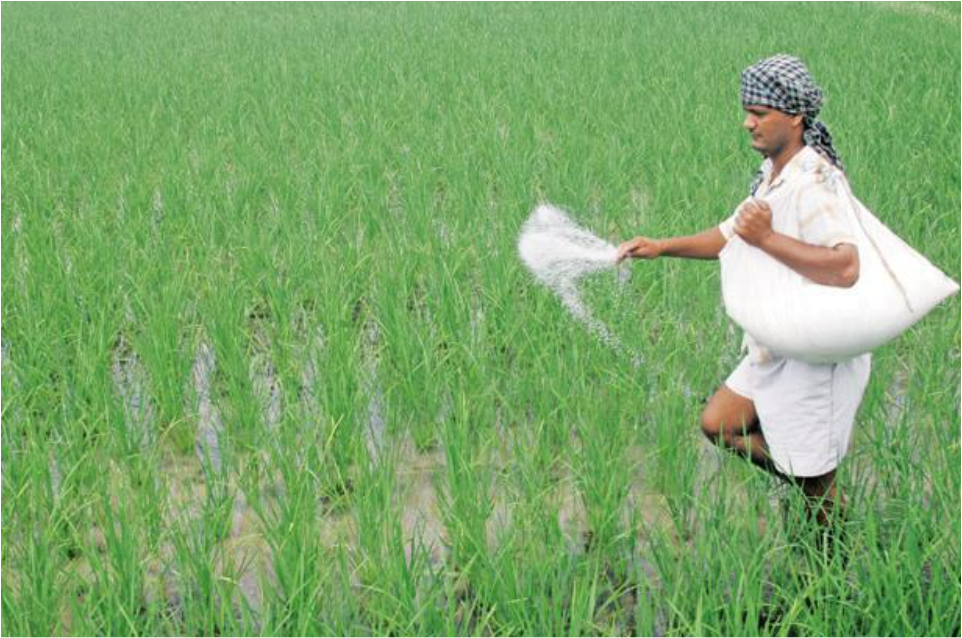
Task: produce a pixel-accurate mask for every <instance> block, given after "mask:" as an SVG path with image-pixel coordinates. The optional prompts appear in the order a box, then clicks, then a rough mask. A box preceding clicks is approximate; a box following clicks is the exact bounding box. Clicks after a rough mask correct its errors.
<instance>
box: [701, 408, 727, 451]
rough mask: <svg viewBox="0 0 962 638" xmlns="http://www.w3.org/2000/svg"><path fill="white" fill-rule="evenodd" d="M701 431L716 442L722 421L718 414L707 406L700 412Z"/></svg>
mask: <svg viewBox="0 0 962 638" xmlns="http://www.w3.org/2000/svg"><path fill="white" fill-rule="evenodd" d="M701 432H702V434H704V435H705V436H707V437H708V440H710V441H711V442H713V443H714V442H716V441H717V440H718V438H719V437H720V436H721V433H722V423H721V420H720V419H719V418H718V415H717V414H716V413H715V411H714V410H712V408H711V407H710V406H709V407H707V408H705V409H704V410H702V413H701Z"/></svg>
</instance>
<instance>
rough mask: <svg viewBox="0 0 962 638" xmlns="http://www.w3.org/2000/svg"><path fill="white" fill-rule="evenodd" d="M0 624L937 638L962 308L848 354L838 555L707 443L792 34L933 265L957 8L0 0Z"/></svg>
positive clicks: (846, 151)
mask: <svg viewBox="0 0 962 638" xmlns="http://www.w3.org/2000/svg"><path fill="white" fill-rule="evenodd" d="M2 14H3V22H2V60H3V67H2V97H3V100H2V142H3V156H2V160H3V170H2V221H3V236H2V242H3V251H2V282H3V306H2V308H3V310H2V346H3V376H2V382H3V386H2V391H3V400H2V419H3V427H2V445H3V447H2V449H3V453H2V459H3V462H2V481H3V487H2V496H3V500H2V534H3V538H2V541H3V542H2V577H3V578H2V610H3V616H2V620H3V625H2V632H3V634H4V635H20V634H22V635H46V634H54V635H88V634H109V635H134V634H188V635H219V634H263V635H277V634H294V635H306V634H344V635H349V634H350V635H353V634H405V635H407V634H410V635H453V634H458V635H460V634H496V635H512V634H525V635H529V634H530V635H543V634H547V635H558V634H589V635H593V634H604V635H608V634H611V635H623V634H641V635H687V634H692V635H811V636H821V635H844V634H856V635H861V634H864V635H959V634H960V578H962V576H960V517H962V512H960V418H959V406H960V319H959V317H960V307H959V297H958V296H955V297H952V298H950V299H949V300H948V301H946V302H944V303H943V304H942V305H941V306H940V307H938V308H937V309H936V310H935V311H933V312H932V313H931V314H930V315H929V316H928V317H926V318H925V319H924V320H923V321H922V322H921V323H919V324H917V325H916V326H915V327H913V328H912V329H911V330H910V331H908V332H907V333H906V334H904V335H903V336H901V337H900V338H899V339H897V340H896V341H894V342H892V343H890V344H888V345H886V346H884V347H882V348H881V349H879V350H878V351H876V353H875V355H874V360H873V373H872V378H871V381H870V383H869V386H868V389H867V391H866V396H865V400H864V402H863V404H862V407H861V410H860V412H859V415H858V418H857V424H856V428H855V434H854V439H853V442H852V449H851V453H850V455H849V456H848V457H847V458H846V460H845V462H844V464H843V465H842V467H841V470H840V475H839V480H840V484H841V486H842V487H843V490H844V493H845V495H846V498H847V500H848V520H847V521H846V523H845V535H844V536H843V537H842V538H843V541H841V542H842V543H843V548H844V551H834V550H832V551H829V550H828V549H826V547H825V546H823V545H821V544H819V543H817V542H814V541H813V540H812V539H813V534H811V531H812V530H810V529H806V525H805V523H804V516H802V513H801V497H800V496H799V495H798V494H796V491H795V490H794V489H792V488H790V487H788V486H786V485H780V484H779V483H777V482H776V481H774V480H773V479H770V478H769V477H768V476H767V475H766V474H764V473H763V472H761V471H759V470H757V469H755V468H754V467H753V466H751V465H749V464H748V463H746V462H745V461H744V460H742V459H740V458H738V457H734V456H730V455H728V454H726V453H725V452H723V451H720V450H717V449H715V448H713V447H712V446H711V445H710V444H709V443H707V441H705V440H704V437H703V436H702V434H701V432H700V430H699V414H700V412H701V409H702V407H703V403H704V400H705V399H706V398H707V397H708V396H710V395H711V393H712V392H713V391H714V390H715V389H716V387H717V386H718V385H719V384H720V383H722V382H723V381H724V379H725V377H726V376H727V375H728V373H729V372H730V371H731V370H732V369H733V368H734V366H735V365H736V363H737V361H738V360H739V358H740V354H739V346H740V341H741V339H740V333H739V331H738V330H737V329H736V328H735V327H734V326H733V325H732V323H731V322H730V321H729V319H728V318H727V317H726V315H725V312H724V308H723V305H722V300H721V294H720V285H719V276H718V266H717V263H714V262H685V261H678V260H658V261H654V262H638V263H634V264H632V265H631V267H630V277H627V278H625V277H618V276H616V275H615V274H611V273H608V274H605V273H602V274H600V275H598V276H596V277H594V278H592V279H591V280H590V281H589V282H588V285H587V287H588V290H587V291H586V294H587V298H588V300H589V302H590V304H591V306H592V308H593V309H594V311H595V312H596V313H597V315H598V316H599V317H600V318H602V319H603V320H604V321H605V322H606V323H607V324H608V325H609V326H611V327H612V330H613V331H614V332H616V333H617V334H618V335H619V337H620V338H621V339H622V341H623V342H624V343H626V344H629V345H630V346H631V348H632V349H634V350H635V351H637V352H638V353H639V354H640V358H641V360H640V362H633V361H632V359H631V358H630V357H626V356H624V355H623V354H620V353H618V352H616V351H614V350H612V349H611V348H609V347H607V346H605V344H603V343H602V342H600V341H599V340H598V339H597V338H596V337H595V336H594V335H592V334H591V333H590V332H589V331H587V330H585V328H584V326H582V325H581V324H580V323H578V322H577V321H574V320H573V319H572V318H571V317H570V315H568V314H567V313H566V311H565V310H564V308H563V307H562V306H561V304H560V303H559V302H558V300H557V299H556V298H555V297H554V296H553V295H552V294H551V293H550V292H549V291H547V290H546V289H544V288H542V287H540V286H539V285H538V284H537V283H536V282H535V281H534V280H533V278H532V277H530V275H529V274H528V273H527V272H526V271H525V270H524V268H523V266H522V264H521V262H520V260H519V259H518V255H517V250H516V242H517V238H518V232H519V229H520V227H521V224H522V222H523V221H524V219H525V218H526V217H527V215H528V214H529V212H530V211H531V210H532V208H533V207H534V206H536V205H537V204H538V203H539V202H544V201H548V202H552V203H554V204H556V205H558V206H561V207H563V208H565V209H567V210H568V211H571V213H572V215H573V216H574V217H575V218H576V219H577V221H578V222H579V223H581V224H583V225H584V226H585V227H587V228H590V229H591V230H592V231H594V232H595V233H597V234H598V235H599V236H602V237H604V238H606V239H608V240H609V241H611V242H613V243H615V244H617V243H618V242H620V241H623V240H626V239H628V238H630V237H632V236H634V235H638V234H645V235H648V236H656V237H659V236H669V235H676V234H690V233H694V232H697V231H699V230H703V229H705V228H708V227H710V226H711V225H713V224H717V223H718V222H720V221H721V220H723V219H724V218H725V217H727V216H728V215H729V214H730V211H731V210H733V208H734V207H735V206H736V205H737V204H738V203H739V202H740V201H741V200H742V199H743V197H744V196H745V195H746V192H747V187H748V184H749V183H750V181H751V179H752V176H753V174H754V171H755V169H756V168H757V166H758V163H759V161H760V158H759V157H758V156H757V154H755V152H754V151H752V149H751V147H750V144H749V140H748V136H747V134H746V133H745V131H744V130H743V129H742V128H741V123H742V120H743V114H742V111H741V107H740V104H739V101H738V75H739V73H740V72H741V70H742V69H743V68H744V67H746V66H747V65H749V64H751V63H753V62H755V61H757V60H759V59H761V58H763V57H766V56H769V55H772V54H774V53H779V52H788V53H792V54H794V55H798V56H799V57H801V58H802V59H804V60H805V61H806V63H807V64H808V66H809V68H810V69H811V70H812V73H813V74H814V76H815V78H816V79H817V80H818V82H819V83H820V84H821V86H822V88H823V89H824V91H825V93H826V96H827V102H826V105H825V108H824V110H823V113H822V118H823V120H824V121H825V122H826V123H827V124H828V125H829V127H830V128H831V130H832V132H833V135H834V137H835V141H836V146H837V148H838V149H839V151H840V153H841V156H842V158H843V160H844V161H845V163H846V168H847V171H848V174H849V178H850V180H851V183H852V185H853V188H854V190H855V193H856V195H857V196H858V197H859V198H860V199H862V200H863V201H864V202H865V203H866V204H867V205H868V206H869V207H870V208H871V209H872V210H873V211H875V213H876V214H877V215H878V216H879V217H880V218H881V219H882V220H883V221H885V223H886V224H888V225H889V226H890V227H891V228H892V229H893V230H895V231H896V233H898V234H899V235H900V236H901V237H903V238H905V239H906V240H907V241H908V242H909V243H910V244H912V245H913V246H916V247H917V248H919V249H920V251H921V252H923V253H924V254H925V255H926V256H927V257H928V258H929V259H930V260H931V261H932V262H933V263H935V264H936V265H937V266H939V267H940V268H941V269H942V270H943V271H945V272H946V273H947V274H948V275H949V276H951V277H952V278H954V279H955V280H957V281H958V280H959V279H960V272H959V264H960V236H962V232H960V220H959V210H960V205H962V204H960V168H959V166H960V164H959V157H960V141H959V140H960V120H959V109H960V92H959V89H960V50H959V41H960V26H959V18H960V9H959V5H958V4H952V3H950V4H898V3H894V4H881V5H877V4H831V3H819V4H817V5H815V4H812V5H798V4H777V5H766V4H725V5H704V6H703V5H698V4H692V5H689V4H673V5H660V4H643V5H608V4H598V5H595V4H592V5H564V6H562V5H541V4H537V5H500V4H492V5H470V4H465V5H462V4H457V5H377V6H374V5H353V4H349V5H314V4H307V5H304V4H297V5H260V4H250V5H243V6H241V5H220V4H217V5H196V4H176V5H166V4H149V3H145V4H136V5H134V4H129V5H98V4H84V5H81V4H67V5H59V4H58V5H56V6H50V5H26V4H11V3H4V4H3V6H2Z"/></svg>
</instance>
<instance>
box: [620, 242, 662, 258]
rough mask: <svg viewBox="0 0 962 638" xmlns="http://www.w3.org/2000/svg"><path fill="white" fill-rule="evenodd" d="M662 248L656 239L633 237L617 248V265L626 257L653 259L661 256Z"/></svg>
mask: <svg viewBox="0 0 962 638" xmlns="http://www.w3.org/2000/svg"><path fill="white" fill-rule="evenodd" d="M661 253H662V246H661V242H659V241H658V240H657V239H650V238H648V237H635V238H634V239H632V240H629V241H626V242H624V243H623V244H622V245H621V246H619V247H618V259H617V260H616V261H617V263H621V262H622V261H624V260H625V259H627V258H628V257H631V258H633V259H654V258H656V257H659V256H661Z"/></svg>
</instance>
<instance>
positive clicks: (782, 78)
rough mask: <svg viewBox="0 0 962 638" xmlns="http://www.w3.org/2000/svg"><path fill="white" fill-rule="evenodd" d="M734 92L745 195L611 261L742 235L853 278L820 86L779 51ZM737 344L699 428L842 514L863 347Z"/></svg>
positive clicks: (839, 279)
mask: <svg viewBox="0 0 962 638" xmlns="http://www.w3.org/2000/svg"><path fill="white" fill-rule="evenodd" d="M741 101H742V106H743V108H744V111H745V121H744V127H745V129H746V130H747V131H748V133H749V134H750V135H751V139H752V148H754V149H755V150H756V151H758V152H759V153H761V154H762V155H763V156H765V161H764V162H763V164H762V166H761V169H760V170H759V171H758V174H757V175H756V177H755V180H754V183H753V184H752V186H751V196H752V197H751V198H750V199H748V200H746V202H745V203H744V204H742V205H741V206H740V207H739V208H738V209H737V210H736V211H735V213H734V214H733V215H732V216H731V217H730V218H728V219H727V220H725V221H724V222H723V223H722V224H721V225H720V226H717V227H713V228H710V229H708V230H705V231H703V232H701V233H699V234H697V235H692V236H687V237H672V238H668V239H650V238H647V237H635V238H634V239H632V240H631V241H627V242H625V243H623V244H622V245H621V247H620V249H619V255H618V258H619V261H621V260H623V259H625V258H627V257H632V258H635V259H654V258H656V257H662V256H664V257H684V258H688V259H717V258H718V255H719V253H720V252H721V250H722V248H723V247H724V246H725V244H726V243H727V242H728V241H729V240H730V239H732V237H734V236H735V235H738V236H739V237H741V239H743V240H744V241H745V242H747V243H748V244H750V245H752V246H754V247H756V248H758V249H760V250H763V251H765V252H766V253H768V254H769V255H771V256H772V257H774V258H775V259H777V260H778V261H780V262H782V263H783V264H785V265H787V266H788V267H790V268H792V269H793V270H795V271H796V272H798V273H799V274H801V275H803V276H804V277H807V278H808V279H810V280H812V281H814V282H816V283H819V284H822V285H825V286H839V287H843V288H847V287H851V286H852V285H854V284H855V282H856V281H857V280H858V277H859V255H858V248H857V247H856V243H855V239H854V235H853V233H852V229H851V228H850V226H849V223H848V220H847V217H846V214H845V210H846V195H845V193H844V190H843V189H841V188H839V187H838V178H839V177H840V173H841V171H843V170H844V169H843V166H842V162H841V160H840V159H839V157H838V153H837V152H836V151H835V148H834V147H833V146H832V138H831V136H830V135H829V133H828V130H827V129H826V127H825V125H824V124H823V123H822V122H820V121H818V120H817V119H816V118H817V117H818V112H819V109H820V107H821V104H822V92H821V90H820V89H819V87H818V86H817V85H816V84H815V82H814V81H813V79H812V77H811V75H809V72H808V70H807V69H806V68H805V65H804V64H802V62H801V61H800V60H798V59H796V58H793V57H789V56H786V55H777V56H774V57H771V58H768V59H766V60H762V61H761V62H758V63H757V64H755V65H753V66H751V67H749V68H748V69H746V70H745V71H743V72H742V76H741ZM744 347H745V348H746V349H747V356H746V357H745V359H744V360H743V361H742V362H741V363H740V364H739V365H738V366H737V367H736V368H735V370H734V372H732V373H731V375H730V376H729V377H728V379H727V380H726V381H725V383H724V384H723V385H722V386H721V387H720V388H718V390H717V391H716V392H715V394H714V395H713V396H712V397H711V399H709V401H708V404H707V406H706V407H705V409H704V412H702V415H701V428H702V430H703V431H704V433H705V435H707V436H708V438H709V439H711V440H712V441H713V442H715V443H716V444H718V445H720V446H723V447H726V448H729V449H731V450H733V451H735V452H738V453H740V454H743V455H745V456H747V457H748V458H749V459H750V460H751V461H752V462H753V463H755V464H757V465H759V466H761V467H763V468H765V469H766V470H768V471H770V472H771V473H773V474H775V475H776V476H779V477H780V478H783V479H785V480H787V481H789V482H791V483H794V484H795V485H797V486H798V487H800V488H801V490H802V491H803V492H804V494H805V495H806V496H807V497H808V498H807V502H808V504H809V511H810V512H813V513H814V514H815V515H816V518H817V520H818V522H819V523H821V524H822V525H824V526H827V525H829V523H830V521H831V519H832V517H833V516H834V515H835V514H838V515H840V514H841V513H842V507H843V500H842V498H841V495H840V494H839V493H838V492H837V490H836V487H835V470H836V468H837V467H838V464H839V462H840V461H841V460H842V457H843V456H845V453H846V451H847V449H848V444H849V438H850V435H851V431H852V423H853V421H854V418H855V412H856V410H857V409H858V406H859V403H860V402H861V400H862V394H863V392H864V390H865V385H866V383H867V382H868V377H869V370H870V367H871V358H870V355H869V354H864V355H861V356H858V357H855V358H854V359H850V360H847V361H844V362H841V363H834V364H825V365H814V364H809V363H804V362H802V361H796V360H793V359H786V358H784V357H781V356H779V355H778V354H776V353H773V352H770V351H769V350H768V349H767V348H766V347H765V344H763V343H758V342H756V341H755V340H754V339H753V338H752V337H751V336H750V335H747V334H746V335H745V343H744ZM835 508H837V510H836V509H835Z"/></svg>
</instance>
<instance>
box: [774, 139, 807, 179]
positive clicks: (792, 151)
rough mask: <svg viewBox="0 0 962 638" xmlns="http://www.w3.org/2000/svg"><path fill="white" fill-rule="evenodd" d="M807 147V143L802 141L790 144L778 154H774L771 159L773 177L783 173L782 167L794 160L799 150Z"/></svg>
mask: <svg viewBox="0 0 962 638" xmlns="http://www.w3.org/2000/svg"><path fill="white" fill-rule="evenodd" d="M803 148H805V144H804V143H802V142H801V141H799V142H796V143H794V144H790V145H788V146H786V147H785V148H783V149H782V150H781V151H780V152H779V153H778V155H772V156H771V157H770V158H769V159H771V160H772V179H775V178H776V177H778V176H779V175H781V174H782V169H783V168H785V166H786V165H787V164H788V163H789V162H790V161H792V158H793V157H795V156H796V155H797V154H798V152H799V151H801V150H802V149H803Z"/></svg>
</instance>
